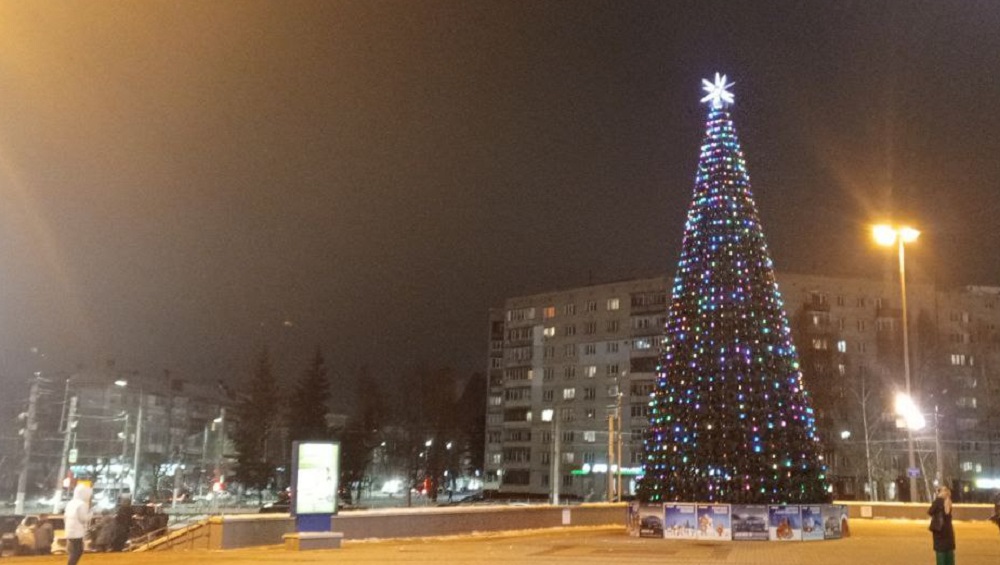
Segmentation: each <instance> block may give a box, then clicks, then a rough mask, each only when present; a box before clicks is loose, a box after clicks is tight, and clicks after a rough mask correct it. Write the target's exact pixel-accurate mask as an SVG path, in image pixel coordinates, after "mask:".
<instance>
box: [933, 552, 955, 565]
mask: <svg viewBox="0 0 1000 565" xmlns="http://www.w3.org/2000/svg"><path fill="white" fill-rule="evenodd" d="M935 553H936V556H937V565H955V550H951V551H936V552H935Z"/></svg>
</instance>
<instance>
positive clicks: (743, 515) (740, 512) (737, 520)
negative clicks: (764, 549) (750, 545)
mask: <svg viewBox="0 0 1000 565" xmlns="http://www.w3.org/2000/svg"><path fill="white" fill-rule="evenodd" d="M731 512H732V524H733V525H732V528H733V539H734V540H738V541H767V506H764V505H762V504H734V505H732V506H731Z"/></svg>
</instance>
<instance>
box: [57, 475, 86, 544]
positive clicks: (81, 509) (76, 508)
mask: <svg viewBox="0 0 1000 565" xmlns="http://www.w3.org/2000/svg"><path fill="white" fill-rule="evenodd" d="M90 494H91V491H90V487H88V486H87V485H76V488H75V489H73V500H70V501H69V503H68V504H67V505H66V512H65V514H64V518H65V520H66V539H77V538H83V536H84V535H86V533H87V525H88V524H90Z"/></svg>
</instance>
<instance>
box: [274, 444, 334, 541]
mask: <svg viewBox="0 0 1000 565" xmlns="http://www.w3.org/2000/svg"><path fill="white" fill-rule="evenodd" d="M339 477H340V444H339V443H336V442H294V443H293V444H292V508H291V512H292V515H293V516H294V517H295V530H296V531H295V533H292V534H286V535H285V536H284V540H285V548H286V549H293V550H304V549H334V548H339V547H340V541H341V539H343V537H344V535H343V534H342V533H340V532H334V531H332V530H333V527H332V521H333V515H334V514H336V513H337V491H338V486H339V484H338V483H339Z"/></svg>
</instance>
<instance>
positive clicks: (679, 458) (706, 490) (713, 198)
mask: <svg viewBox="0 0 1000 565" xmlns="http://www.w3.org/2000/svg"><path fill="white" fill-rule="evenodd" d="M704 83H705V90H706V91H707V92H708V95H707V96H705V98H704V99H703V100H702V101H703V102H709V103H710V108H709V112H708V120H707V122H706V124H705V138H704V142H703V144H702V147H701V158H700V159H699V161H698V172H697V175H696V181H695V188H694V198H693V201H692V203H691V207H690V209H689V211H688V217H687V222H686V224H685V228H684V240H683V245H682V250H681V258H680V263H679V265H678V267H677V275H676V278H675V279H674V285H673V298H672V301H671V303H670V305H669V313H668V322H667V328H666V337H665V339H664V346H663V347H664V349H663V354H662V359H661V362H660V368H659V372H658V378H657V386H656V389H655V391H654V393H653V396H652V399H651V401H650V408H651V416H650V418H651V422H650V424H651V425H650V428H649V432H648V436H647V438H646V443H645V460H644V464H643V467H644V477H643V478H642V480H641V482H640V491H639V496H640V498H641V499H643V500H647V501H692V502H694V501H698V502H743V503H815V502H823V501H825V500H826V499H827V497H828V495H827V489H826V484H825V468H824V465H823V463H822V461H821V456H820V453H821V450H820V446H819V443H818V438H817V436H816V433H815V419H814V416H813V410H812V408H811V407H810V398H809V396H808V395H807V393H806V391H805V390H804V388H803V386H802V374H801V372H800V371H799V362H798V359H797V355H796V351H795V347H794V346H793V344H792V340H791V332H790V330H789V325H788V320H787V316H786V314H785V312H784V310H783V306H782V301H781V295H780V294H779V292H778V287H777V283H776V282H775V278H774V269H773V266H772V262H771V257H770V253H769V251H768V247H767V244H766V243H765V241H764V231H763V229H762V227H761V223H760V218H759V216H758V213H757V207H756V204H755V203H754V200H753V196H752V194H751V191H750V179H749V176H748V174H747V169H746V164H745V162H744V159H743V151H742V149H741V147H740V141H739V138H738V137H737V135H736V129H735V128H734V126H733V120H732V116H731V115H730V112H729V110H728V109H727V105H729V104H732V102H733V96H732V94H731V93H730V92H729V90H727V89H728V88H729V87H730V86H732V85H731V84H726V77H724V76H721V77H720V76H719V75H718V74H716V76H715V82H714V83H712V82H709V81H707V80H706V81H704Z"/></svg>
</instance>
